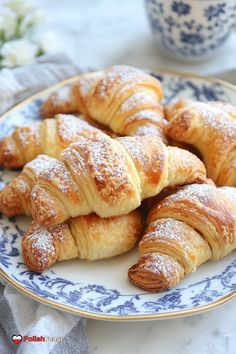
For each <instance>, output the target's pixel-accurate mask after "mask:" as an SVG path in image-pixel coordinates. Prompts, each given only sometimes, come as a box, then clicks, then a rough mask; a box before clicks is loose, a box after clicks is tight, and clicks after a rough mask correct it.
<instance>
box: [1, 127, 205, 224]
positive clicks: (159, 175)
mask: <svg viewBox="0 0 236 354" xmlns="http://www.w3.org/2000/svg"><path fill="white" fill-rule="evenodd" d="M205 173H206V172H205V168H204V165H203V163H202V162H201V161H200V160H199V159H198V158H197V157H196V156H195V155H193V154H191V153H190V152H188V151H186V150H181V149H179V148H176V147H167V146H166V145H165V144H164V143H163V142H162V141H161V139H160V138H158V137H153V136H145V137H123V138H117V139H111V138H110V137H108V136H106V135H105V134H100V135H97V136H94V137H93V138H86V139H85V138H81V139H80V140H79V141H78V142H77V143H75V144H72V145H70V147H69V148H67V149H66V150H64V152H63V153H62V161H59V160H56V159H53V158H51V157H48V156H45V155H40V156H38V157H37V158H36V159H35V160H33V161H31V162H30V163H28V164H27V165H26V166H25V167H24V169H23V172H22V173H21V175H20V176H19V177H17V178H16V179H15V180H13V181H12V182H11V183H9V185H7V186H6V187H5V188H4V189H3V190H2V192H1V194H0V210H1V211H2V212H3V213H4V214H6V215H11V216H12V215H16V214H19V213H22V212H23V213H27V214H28V213H29V212H32V215H33V217H34V220H35V221H36V223H37V224H40V225H44V226H51V225H55V224H59V223H61V222H64V221H65V220H67V219H68V218H70V217H76V216H79V215H88V214H90V213H92V212H95V213H96V214H98V215H99V216H101V217H110V216H118V215H123V214H127V213H129V212H130V211H132V210H134V209H136V208H137V207H138V206H139V205H140V203H141V201H142V200H143V199H145V198H148V197H151V196H154V195H157V194H158V193H159V192H160V191H161V190H162V189H163V188H165V187H167V186H175V185H183V184H188V183H193V182H196V183H203V182H205V180H206V176H205ZM31 191H32V192H31Z"/></svg>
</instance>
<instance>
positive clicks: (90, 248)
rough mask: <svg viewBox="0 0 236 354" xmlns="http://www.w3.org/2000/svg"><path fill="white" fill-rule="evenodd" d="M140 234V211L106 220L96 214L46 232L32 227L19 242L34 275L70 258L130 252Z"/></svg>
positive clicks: (95, 257) (96, 258)
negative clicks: (34, 272)
mask: <svg viewBox="0 0 236 354" xmlns="http://www.w3.org/2000/svg"><path fill="white" fill-rule="evenodd" d="M142 230H143V218H142V214H141V212H140V211H139V210H134V211H132V212H131V213H129V214H127V215H122V216H117V217H111V218H106V219H102V218H100V217H99V216H97V215H95V214H90V215H87V216H79V217H77V218H74V219H70V220H68V221H67V223H63V224H59V225H56V226H52V227H50V228H48V229H46V228H44V227H40V226H38V225H35V224H33V223H32V224H31V226H30V228H29V230H28V231H27V232H26V233H25V235H24V236H23V239H22V252H23V257H24V261H25V264H26V266H27V267H28V268H29V269H31V270H33V271H36V272H42V271H44V270H46V269H47V268H49V267H50V266H52V265H53V264H54V263H55V262H57V261H63V260H67V259H72V258H79V259H85V260H89V261H94V260H98V259H104V258H111V257H114V256H117V255H119V254H122V253H125V252H127V251H129V250H130V249H132V248H133V247H134V245H135V244H136V242H137V241H138V239H139V238H140V235H141V232H142Z"/></svg>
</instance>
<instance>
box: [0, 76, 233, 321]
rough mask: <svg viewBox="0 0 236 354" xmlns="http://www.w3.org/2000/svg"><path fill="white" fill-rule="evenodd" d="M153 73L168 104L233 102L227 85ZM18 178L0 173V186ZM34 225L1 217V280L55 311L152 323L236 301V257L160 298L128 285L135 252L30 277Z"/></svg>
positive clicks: (21, 112) (10, 117)
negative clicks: (28, 253) (29, 237)
mask: <svg viewBox="0 0 236 354" xmlns="http://www.w3.org/2000/svg"><path fill="white" fill-rule="evenodd" d="M151 74H152V75H154V76H156V77H157V78H158V79H159V80H161V82H162V84H163V87H164V91H165V96H166V97H165V102H166V103H167V102H171V101H173V100H175V99H176V98H178V97H180V96H184V97H186V98H192V99H195V100H201V101H208V100H221V101H226V102H236V87H234V86H232V85H230V84H227V83H225V82H223V81H219V80H215V79H209V78H203V77H199V76H195V75H191V74H183V73H176V72H170V71H168V72H167V71H164V70H161V69H158V70H157V71H155V72H152V73H151ZM74 81H76V77H73V78H70V79H68V80H66V81H63V82H62V83H60V84H57V85H55V86H53V87H51V88H49V89H46V90H44V91H42V92H40V93H38V94H36V95H34V96H32V97H31V98H29V99H27V100H25V101H24V102H22V103H20V104H18V105H17V106H16V107H14V108H13V109H11V110H10V111H8V112H7V113H6V114H4V116H3V117H2V120H1V122H0V124H1V129H0V137H1V136H4V135H6V134H9V132H10V131H11V130H12V128H13V126H15V125H16V124H17V125H20V124H23V123H24V124H25V123H27V122H30V121H31V120H37V119H40V115H39V111H40V107H41V104H42V101H43V100H44V99H45V98H46V97H47V96H48V95H49V94H50V93H51V92H52V91H53V90H55V89H57V88H58V87H60V86H62V85H65V84H68V83H72V82H74ZM16 175H17V173H16V172H12V171H7V170H5V169H1V171H0V187H1V188H2V187H3V186H4V184H5V183H6V182H8V181H10V180H11V179H12V178H13V177H14V176H16ZM30 221H31V220H30V219H29V218H26V217H17V218H6V217H4V216H3V215H1V216H0V275H1V276H2V277H3V278H4V279H6V280H7V281H8V282H9V283H10V284H12V285H13V286H14V287H16V288H17V289H18V290H20V291H21V292H22V293H24V294H25V295H28V296H30V297H31V298H33V299H35V300H37V301H40V302H42V303H45V304H47V305H51V306H53V307H55V308H57V309H61V310H64V311H69V312H72V313H74V314H78V315H83V316H85V317H92V318H98V319H105V320H147V319H160V318H173V317H176V316H183V315H190V314H195V313H199V312H202V311H205V310H208V309H210V308H213V307H215V306H218V305H220V304H222V303H224V302H226V301H228V300H230V299H232V298H234V297H236V260H235V253H231V254H230V255H229V256H228V257H226V258H224V259H222V260H220V261H218V262H217V263H213V262H208V263H206V264H204V265H203V266H202V267H200V268H199V269H198V270H197V271H196V272H195V273H193V274H191V275H189V276H188V277H186V278H185V279H184V280H183V281H182V282H181V283H180V284H179V285H178V286H177V287H175V288H174V289H172V290H169V291H166V292H162V293H159V294H150V293H147V292H144V291H142V290H140V289H139V288H137V287H135V286H134V285H132V284H131V283H130V282H129V281H128V278H127V270H128V268H129V267H130V266H131V265H132V264H133V263H135V262H136V260H137V256H138V254H137V250H133V251H131V252H129V253H127V254H124V255H122V256H118V257H115V258H113V259H110V260H103V261H96V262H91V263H89V262H84V261H80V260H71V261H66V262H61V263H57V264H56V265H54V266H53V267H52V268H51V269H49V270H47V271H46V272H44V273H34V272H31V271H29V270H28V269H27V268H26V267H25V265H24V263H23V259H22V254H21V237H22V235H23V233H24V231H25V230H26V229H27V227H28V225H29V223H30Z"/></svg>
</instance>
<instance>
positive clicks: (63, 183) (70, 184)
mask: <svg viewBox="0 0 236 354" xmlns="http://www.w3.org/2000/svg"><path fill="white" fill-rule="evenodd" d="M28 168H30V169H32V170H33V172H34V174H35V176H36V177H37V182H38V181H39V180H40V179H43V180H46V181H47V182H48V183H51V184H53V185H55V186H56V187H57V188H58V189H59V190H60V191H61V193H63V194H68V193H70V192H71V191H74V192H77V186H76V184H75V182H74V181H73V179H72V178H71V176H70V173H69V172H68V171H67V169H66V167H65V165H64V163H63V162H61V161H59V160H56V159H54V158H52V157H49V156H46V155H39V156H38V157H37V158H36V159H34V160H33V161H31V162H29V163H28V164H27V165H26V166H25V168H24V170H23V171H24V172H26V173H27V171H26V170H27V169H28ZM32 197H33V194H32Z"/></svg>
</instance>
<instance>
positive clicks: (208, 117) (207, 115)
mask: <svg viewBox="0 0 236 354" xmlns="http://www.w3.org/2000/svg"><path fill="white" fill-rule="evenodd" d="M235 110H236V109H235V108H234V107H233V106H231V105H229V104H224V103H219V102H217V103H216V102H210V103H203V102H191V101H186V100H181V101H179V102H177V103H175V104H172V105H170V106H169V107H167V108H166V116H167V119H168V120H169V124H168V125H167V127H166V133H167V135H168V136H169V137H171V138H173V139H175V140H178V141H181V142H184V143H188V144H192V145H193V146H194V147H195V148H197V149H198V150H199V152H200V153H201V155H202V158H203V161H204V163H205V166H206V170H207V174H208V177H210V178H211V179H213V181H214V182H215V183H216V184H217V185H219V186H224V185H228V186H235V187H236V144H235V141H236V119H235V117H236V114H235ZM230 112H231V113H230Z"/></svg>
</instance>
